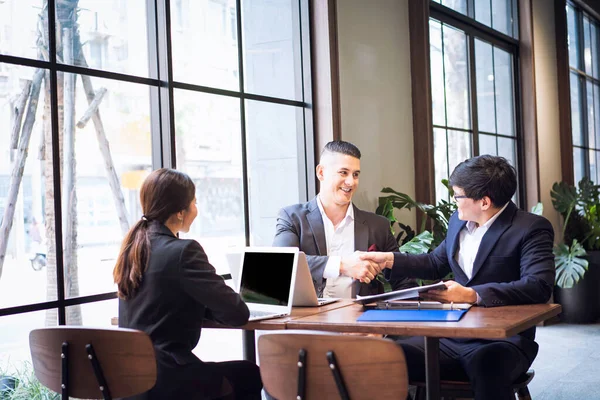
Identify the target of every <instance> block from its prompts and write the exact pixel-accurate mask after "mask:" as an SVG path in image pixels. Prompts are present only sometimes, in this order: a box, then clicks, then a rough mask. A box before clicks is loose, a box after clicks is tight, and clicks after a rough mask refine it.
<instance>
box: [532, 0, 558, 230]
mask: <svg viewBox="0 0 600 400" xmlns="http://www.w3.org/2000/svg"><path fill="white" fill-rule="evenodd" d="M533 40H534V57H535V85H536V96H537V129H538V154H539V159H540V162H539V169H540V195H541V201H542V203H543V204H544V216H545V217H546V218H548V219H549V220H550V222H552V225H553V226H554V232H555V233H556V235H557V238H556V239H557V240H558V239H559V238H558V235H559V234H560V229H561V228H560V222H561V217H560V215H559V214H558V212H557V211H555V210H554V207H552V199H551V198H550V190H551V189H552V184H553V183H554V182H557V181H560V180H561V179H562V174H561V160H560V155H561V149H560V137H559V133H560V131H559V119H558V78H557V75H556V36H555V32H554V7H553V5H552V4H551V3H550V4H549V2H548V1H547V0H533Z"/></svg>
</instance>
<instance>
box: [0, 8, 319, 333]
mask: <svg viewBox="0 0 600 400" xmlns="http://www.w3.org/2000/svg"><path fill="white" fill-rule="evenodd" d="M295 1H296V2H297V9H298V10H299V14H298V17H299V29H300V38H299V39H300V53H301V54H300V65H301V69H302V70H301V74H302V77H301V88H299V89H301V91H302V100H290V99H285V98H278V97H272V96H264V95H258V94H253V93H248V92H246V91H245V87H244V72H243V71H244V54H243V51H244V50H243V31H242V18H243V15H242V0H236V13H235V16H236V20H237V41H238V62H239V65H238V67H239V74H238V79H239V82H240V85H239V91H233V90H224V89H218V88H213V87H207V86H201V85H194V84H189V83H184V82H177V81H175V80H174V79H173V59H172V47H171V7H170V4H171V0H146V9H147V20H146V21H147V28H148V59H149V74H148V75H149V76H150V77H142V76H136V75H130V74H124V73H118V72H111V71H105V70H98V69H93V68H84V67H80V66H75V65H68V64H60V63H58V62H57V56H56V54H57V53H56V35H55V34H50V35H48V36H49V42H50V49H49V59H48V61H44V60H37V59H31V58H24V57H18V56H12V55H6V54H0V65H2V64H13V65H18V66H27V67H33V68H39V69H43V70H46V71H48V72H49V75H50V82H51V90H50V93H51V99H50V104H51V132H52V142H53V146H52V157H53V171H52V174H53V180H54V195H55V201H54V213H55V235H56V274H57V299H56V300H53V301H45V302H40V303H30V304H24V305H19V306H12V307H5V308H0V317H3V316H10V315H16V314H22V313H28V312H35V311H43V310H50V309H57V310H58V325H65V324H66V308H67V307H70V306H75V305H80V304H89V303H93V302H98V301H105V300H112V299H116V298H117V293H116V292H115V291H113V292H106V293H100V294H94V295H88V296H78V297H73V298H65V279H64V271H65V267H64V263H63V229H62V224H61V221H62V218H61V216H62V201H61V199H62V193H61V179H60V164H61V163H60V154H59V151H58V146H57V145H54V144H55V143H58V138H59V129H58V98H57V89H56V88H57V74H58V73H59V72H61V73H72V74H81V75H87V76H92V77H98V78H105V79H111V80H116V81H121V82H128V83H137V84H142V85H146V86H147V87H148V88H156V89H157V90H150V122H151V123H150V125H151V138H152V167H153V168H154V169H157V168H161V167H171V168H176V166H177V162H176V148H175V132H176V130H175V113H174V102H173V91H174V89H183V90H188V91H193V92H198V93H206V94H214V95H221V96H228V97H233V98H237V99H239V102H240V125H241V141H242V161H243V162H242V166H243V167H242V168H243V174H242V180H243V193H244V196H243V197H244V212H245V215H244V224H245V242H246V245H249V244H250V213H249V198H248V195H249V187H248V163H247V155H246V151H247V150H246V123H245V101H246V100H256V101H260V102H266V103H270V104H281V105H288V106H293V107H301V108H302V109H303V118H302V119H301V120H299V121H298V122H297V124H298V126H297V127H298V132H303V137H298V140H299V141H302V142H303V144H304V148H303V151H302V153H303V154H302V159H301V160H299V161H300V162H303V163H304V166H305V168H304V169H301V177H300V178H301V179H300V186H302V188H301V190H300V195H301V196H303V197H304V198H305V199H308V198H309V197H312V196H314V195H315V191H316V186H315V182H314V179H312V178H311V177H312V172H313V165H314V153H315V151H314V142H315V139H314V130H313V111H312V109H313V107H312V103H313V97H312V96H313V95H312V63H311V51H310V50H311V38H310V29H309V28H310V12H311V10H310V6H311V4H310V1H309V0H295ZM56 2H57V0H48V30H49V32H55V31H56ZM224 277H225V278H226V279H227V278H230V277H231V276H230V275H228V274H226V275H225V276H224Z"/></svg>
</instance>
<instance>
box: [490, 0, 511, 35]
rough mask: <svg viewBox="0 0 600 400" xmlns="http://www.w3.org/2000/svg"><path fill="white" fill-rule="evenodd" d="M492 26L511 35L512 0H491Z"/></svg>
mask: <svg viewBox="0 0 600 400" xmlns="http://www.w3.org/2000/svg"><path fill="white" fill-rule="evenodd" d="M492 1H493V4H494V5H493V7H492V9H493V11H492V12H493V14H492V28H494V29H495V30H497V31H499V32H502V33H504V34H506V35H509V36H512V2H513V0H492Z"/></svg>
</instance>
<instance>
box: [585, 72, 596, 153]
mask: <svg viewBox="0 0 600 400" xmlns="http://www.w3.org/2000/svg"><path fill="white" fill-rule="evenodd" d="M586 96H587V125H588V143H587V147H591V148H593V147H594V144H595V139H596V134H595V123H594V122H595V121H596V109H597V107H598V105H596V104H595V102H594V100H595V99H594V85H593V84H592V82H591V81H586Z"/></svg>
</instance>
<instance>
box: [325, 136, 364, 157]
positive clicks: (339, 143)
mask: <svg viewBox="0 0 600 400" xmlns="http://www.w3.org/2000/svg"><path fill="white" fill-rule="evenodd" d="M325 153H340V154H346V155H348V156H352V157H354V158H358V159H359V160H360V155H361V154H360V150H359V149H358V147H356V146H355V145H353V144H352V143H350V142H344V141H343V140H334V141H331V142H329V143H327V144H326V145H325V147H323V151H321V158H322V157H323V155H324V154H325Z"/></svg>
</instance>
